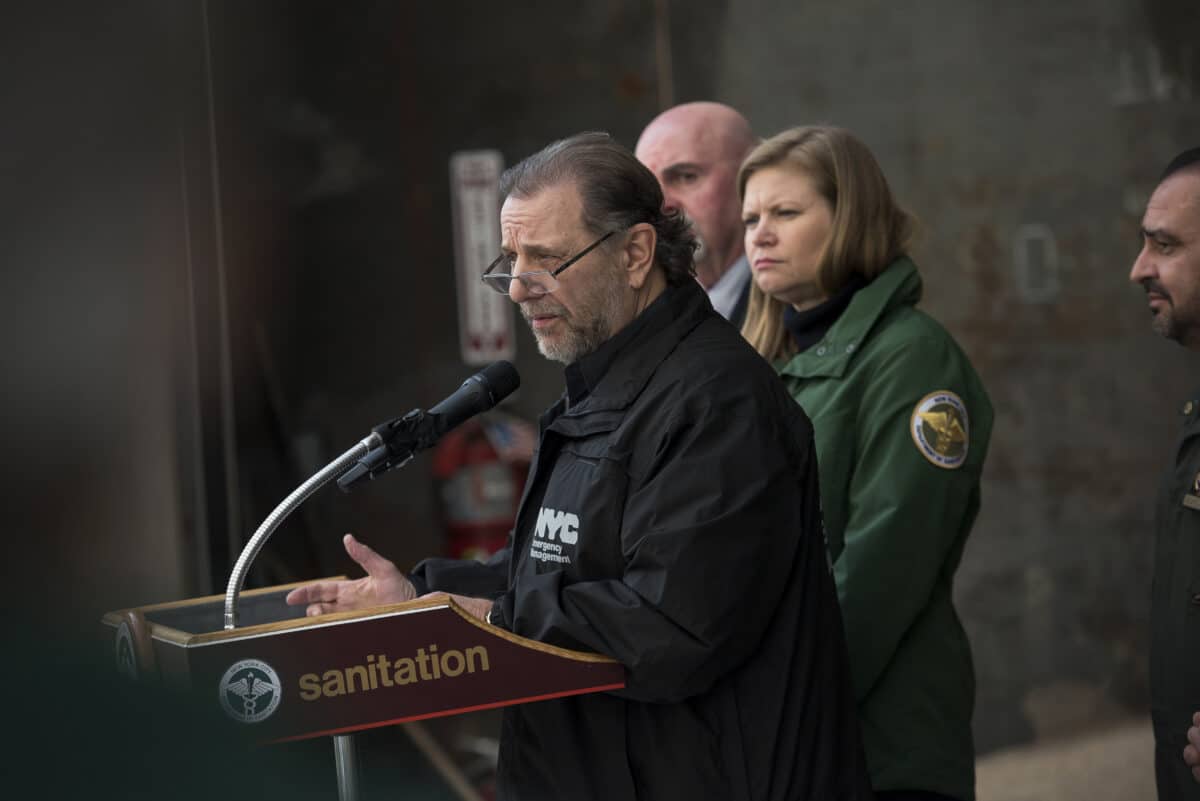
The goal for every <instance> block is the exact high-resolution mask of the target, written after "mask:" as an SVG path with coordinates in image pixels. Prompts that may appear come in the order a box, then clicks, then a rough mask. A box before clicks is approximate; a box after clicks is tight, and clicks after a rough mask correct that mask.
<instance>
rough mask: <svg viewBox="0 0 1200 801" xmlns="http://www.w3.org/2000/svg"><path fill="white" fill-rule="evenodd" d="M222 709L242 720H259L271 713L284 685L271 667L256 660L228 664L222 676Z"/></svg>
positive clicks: (277, 702) (281, 694)
mask: <svg viewBox="0 0 1200 801" xmlns="http://www.w3.org/2000/svg"><path fill="white" fill-rule="evenodd" d="M220 695H221V708H222V709H224V710H225V714H227V715H229V717H231V718H233V719H234V720H237V721H240V722H242V723H258V722H260V721H263V720H266V719H267V718H269V717H271V715H272V714H274V712H275V710H276V709H277V708H278V707H279V700H280V698H281V697H282V696H283V685H282V684H281V683H280V682H279V675H278V674H277V673H276V672H275V670H274V668H272V667H271V666H270V665H268V664H267V663H266V662H263V661H262V660H259V659H243V660H242V661H240V662H235V663H234V664H233V665H230V667H229V670H226V671H225V675H224V676H222V677H221V686H220Z"/></svg>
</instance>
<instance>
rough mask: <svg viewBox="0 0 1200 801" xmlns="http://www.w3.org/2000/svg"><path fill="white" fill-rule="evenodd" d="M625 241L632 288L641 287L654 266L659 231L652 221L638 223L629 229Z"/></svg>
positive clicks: (626, 269)
mask: <svg viewBox="0 0 1200 801" xmlns="http://www.w3.org/2000/svg"><path fill="white" fill-rule="evenodd" d="M628 237H629V239H628V241H627V242H626V243H625V273H626V275H627V276H628V278H629V286H630V288H632V289H641V288H642V286H643V285H644V284H645V283H646V278H647V277H648V276H649V275H650V269H651V268H652V267H654V248H655V245H657V244H658V232H657V231H655V230H654V226H653V225H651V224H650V223H638V224H637V225H635V226H633V227H632V228H630V229H629V232H628Z"/></svg>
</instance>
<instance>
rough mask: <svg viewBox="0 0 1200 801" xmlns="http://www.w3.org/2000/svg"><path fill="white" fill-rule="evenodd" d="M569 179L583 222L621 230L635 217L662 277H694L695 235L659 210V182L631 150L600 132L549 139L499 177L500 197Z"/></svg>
mask: <svg viewBox="0 0 1200 801" xmlns="http://www.w3.org/2000/svg"><path fill="white" fill-rule="evenodd" d="M568 182H570V183H573V184H574V185H575V187H576V189H577V190H578V191H579V197H580V199H581V201H582V203H583V224H584V226H585V227H586V228H588V229H589V230H590V231H592V233H594V234H596V235H598V236H599V235H603V234H605V233H608V232H609V231H624V230H626V229H627V228H629V227H631V226H634V225H637V224H638V223H649V224H650V225H652V226H653V227H654V231H655V234H656V243H655V246H654V259H655V261H656V262H657V263H658V265H659V266H660V267H662V269H663V273H665V275H666V279H667V283H668V284H670V285H672V286H679V285H680V284H683V283H684V282H685V281H687V280H689V279H691V278H693V277H694V276H695V274H696V265H695V263H694V261H693V255H694V254H695V252H696V246H697V244H696V237H695V235H694V234H693V233H692V230H691V227H690V226H689V225H688V223H687V221H686V220H685V219H684V217H683V215H682V214H681V213H680V212H678V211H671V212H669V213H668V212H664V211H663V194H662V188H661V187H660V186H659V185H658V179H657V178H655V177H654V173H652V172H650V170H648V169H646V167H645V166H644V165H643V164H642V163H641V162H640V161H638V160H637V159H636V158H635V157H634V155H633V153H631V152H630V151H629V150H627V149H626V148H624V147H622V146H621V145H620V144H618V143H617V141H616V140H615V139H613V138H612V137H611V136H609V135H608V134H606V133H603V132H595V131H589V132H586V133H580V134H575V135H574V136H571V137H568V138H566V139H560V140H558V141H557V142H552V143H550V144H549V145H547V146H546V147H544V148H542V149H541V150H539V151H538V152H537V153H534V154H533V155H532V156H530V157H528V158H527V159H525V160H524V161H522V162H521V163H519V164H517V165H515V166H513V167H510V168H509V169H507V170H505V172H504V175H503V176H501V178H500V192H501V194H502V195H503V196H504V197H509V196H512V197H518V198H528V197H532V196H534V195H536V194H538V193H539V192H541V191H543V190H545V189H548V188H549V187H552V186H560V185H562V184H564V183H568Z"/></svg>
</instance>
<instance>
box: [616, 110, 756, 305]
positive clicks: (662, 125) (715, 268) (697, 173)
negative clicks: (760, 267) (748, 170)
mask: <svg viewBox="0 0 1200 801" xmlns="http://www.w3.org/2000/svg"><path fill="white" fill-rule="evenodd" d="M754 144H755V138H754V134H753V133H752V132H751V130H750V123H749V122H747V121H746V118H745V117H743V116H742V115H741V114H739V113H738V112H737V111H735V110H734V109H732V108H730V107H729V106H726V105H723V104H721V103H708V102H701V103H684V104H683V105H680V106H674V107H672V108H669V109H667V110H666V111H664V112H663V113H662V114H659V115H658V116H657V117H655V118H654V119H653V120H651V122H650V124H649V125H647V126H646V129H645V130H644V131H642V135H641V137H639V138H638V143H637V149H636V151H635V153H636V155H637V157H638V160H639V161H641V162H642V163H643V164H645V165H646V166H647V167H649V168H650V171H651V172H653V173H654V175H655V177H656V178H658V182H659V183H660V184H661V185H662V190H663V197H664V199H665V202H666V208H667V210H673V209H678V210H679V211H682V212H683V213H684V215H685V216H686V217H687V218H688V219H689V220H690V221H691V223H692V230H693V232H694V233H695V234H696V238H697V240H698V241H699V243H700V249H699V250H697V251H696V280H698V281H699V282H700V285H701V286H702V287H704V291H705V292H707V293H708V299H709V301H710V302H711V303H712V305H713V308H714V309H716V310H717V311H718V312H719V313H720V314H721V316H722V317H724V318H726V319H727V320H729V321H730V322H731V323H733V324H734V325H735V326H737V327H739V328H740V327H741V325H742V320H743V319H745V316H746V298H747V297H748V295H749V292H750V266H749V265H748V264H747V263H746V256H745V254H744V253H743V252H742V207H741V203H740V202H739V201H738V193H737V171H738V167H739V166H741V163H742V159H743V158H745V156H746V154H747V153H748V152H750V148H752V147H753V146H754Z"/></svg>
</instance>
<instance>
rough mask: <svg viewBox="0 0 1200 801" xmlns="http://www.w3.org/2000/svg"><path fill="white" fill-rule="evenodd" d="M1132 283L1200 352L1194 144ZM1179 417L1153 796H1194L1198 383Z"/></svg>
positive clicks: (1199, 731)
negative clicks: (1138, 286) (1141, 290)
mask: <svg viewBox="0 0 1200 801" xmlns="http://www.w3.org/2000/svg"><path fill="white" fill-rule="evenodd" d="M1129 280H1130V281H1133V282H1134V283H1136V284H1140V285H1141V286H1142V288H1143V289H1145V290H1146V296H1147V299H1148V300H1149V305H1150V314H1151V315H1153V318H1154V319H1153V322H1152V323H1151V325H1152V326H1153V328H1154V330H1155V332H1157V333H1158V334H1160V335H1162V336H1164V337H1166V338H1167V339H1173V340H1175V341H1176V342H1178V343H1179V344H1180V345H1183V346H1184V347H1185V348H1188V349H1189V350H1194V351H1200V147H1197V148H1192V149H1191V150H1187V151H1185V152H1183V153H1181V154H1179V156H1177V157H1176V158H1175V159H1174V160H1173V161H1172V162H1171V163H1170V164H1169V165H1168V166H1167V169H1166V170H1165V171H1164V172H1163V175H1162V178H1161V179H1159V183H1158V187H1157V188H1156V189H1155V190H1154V194H1152V195H1151V196H1150V202H1149V203H1147V204H1146V213H1145V214H1144V215H1143V217H1142V252H1141V253H1139V254H1138V257H1137V261H1135V262H1134V263H1133V270H1132V271H1131V272H1130V274H1129ZM1179 414H1180V416H1181V417H1182V418H1183V420H1182V423H1183V430H1182V432H1181V434H1180V438H1179V444H1178V445H1177V446H1176V448H1175V459H1174V461H1173V463H1172V464H1171V467H1170V469H1169V470H1168V471H1167V474H1166V476H1165V478H1164V480H1163V482H1162V485H1161V487H1160V489H1159V493H1158V499H1157V502H1156V507H1155V532H1154V536H1155V544H1154V583H1153V589H1152V590H1151V603H1150V626H1151V632H1150V718H1151V721H1152V722H1153V724H1154V772H1155V777H1156V779H1157V782H1158V798H1159V801H1200V783H1198V782H1200V711H1198V710H1200V388H1198V389H1196V390H1194V391H1193V392H1192V394H1191V395H1190V396H1189V397H1188V398H1186V399H1185V400H1184V401H1183V402H1182V403H1181V404H1180V407H1179ZM1189 726H1190V727H1191V728H1190V730H1189Z"/></svg>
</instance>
